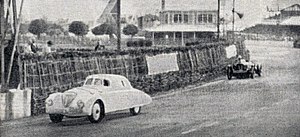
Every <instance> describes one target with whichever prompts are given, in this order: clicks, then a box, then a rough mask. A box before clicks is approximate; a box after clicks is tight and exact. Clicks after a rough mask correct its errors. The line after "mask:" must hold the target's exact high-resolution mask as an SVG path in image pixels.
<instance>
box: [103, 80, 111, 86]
mask: <svg viewBox="0 0 300 137" xmlns="http://www.w3.org/2000/svg"><path fill="white" fill-rule="evenodd" d="M109 85H110V83H109V81H108V80H106V79H104V80H103V86H106V87H108V86H109Z"/></svg>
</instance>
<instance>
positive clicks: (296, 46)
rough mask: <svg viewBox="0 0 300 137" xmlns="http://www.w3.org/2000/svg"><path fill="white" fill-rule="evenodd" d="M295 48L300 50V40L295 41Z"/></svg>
mask: <svg viewBox="0 0 300 137" xmlns="http://www.w3.org/2000/svg"><path fill="white" fill-rule="evenodd" d="M294 48H300V38H299V39H297V40H295V41H294Z"/></svg>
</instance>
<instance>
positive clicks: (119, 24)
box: [117, 0, 121, 51]
mask: <svg viewBox="0 0 300 137" xmlns="http://www.w3.org/2000/svg"><path fill="white" fill-rule="evenodd" d="M117 27H118V31H117V37H118V45H117V49H118V50H119V51H120V50H121V0H117Z"/></svg>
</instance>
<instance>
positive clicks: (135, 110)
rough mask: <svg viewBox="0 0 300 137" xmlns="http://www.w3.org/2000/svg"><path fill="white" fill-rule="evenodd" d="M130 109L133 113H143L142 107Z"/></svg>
mask: <svg viewBox="0 0 300 137" xmlns="http://www.w3.org/2000/svg"><path fill="white" fill-rule="evenodd" d="M129 111H130V113H131V114H132V115H138V114H140V113H141V107H134V108H131V109H129Z"/></svg>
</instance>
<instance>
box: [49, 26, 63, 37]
mask: <svg viewBox="0 0 300 137" xmlns="http://www.w3.org/2000/svg"><path fill="white" fill-rule="evenodd" d="M63 32H64V29H63V28H62V26H60V25H58V24H55V23H54V24H50V25H49V26H48V29H47V31H46V34H47V35H50V36H53V35H60V34H62V33H63Z"/></svg>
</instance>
